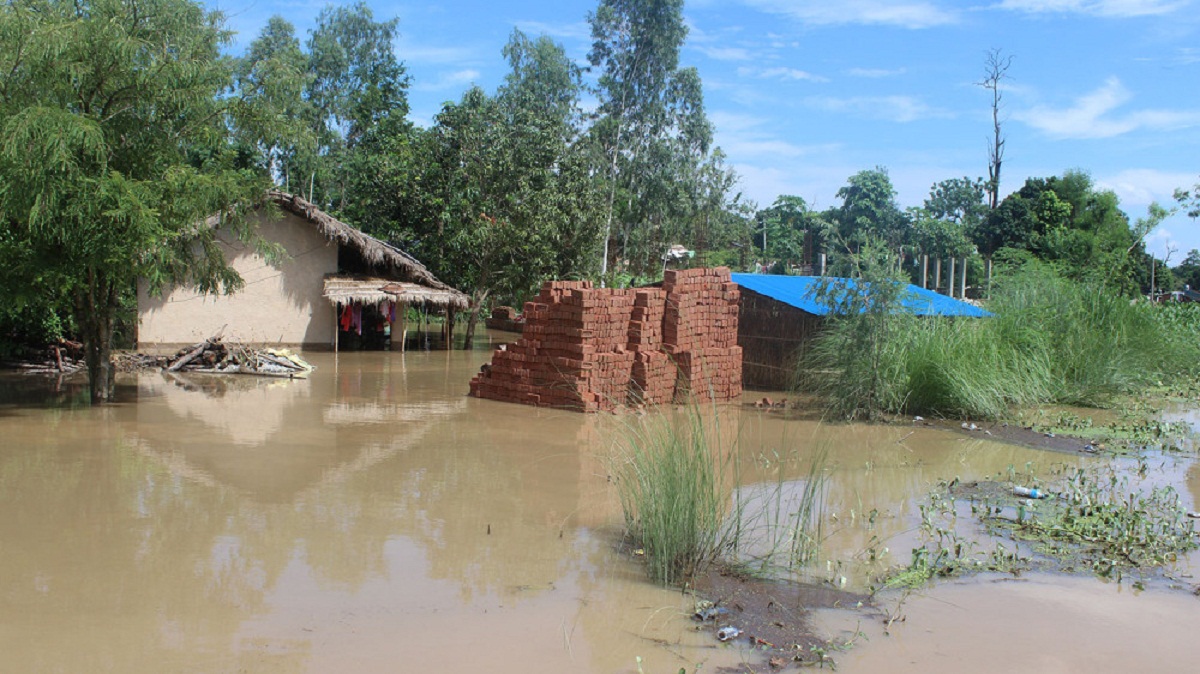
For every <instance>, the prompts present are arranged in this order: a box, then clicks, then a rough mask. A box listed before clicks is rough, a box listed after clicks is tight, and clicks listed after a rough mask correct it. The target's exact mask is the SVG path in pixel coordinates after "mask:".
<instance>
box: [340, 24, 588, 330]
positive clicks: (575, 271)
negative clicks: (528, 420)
mask: <svg viewBox="0 0 1200 674" xmlns="http://www.w3.org/2000/svg"><path fill="white" fill-rule="evenodd" d="M504 56H505V58H506V59H507V60H508V63H509V66H510V72H509V74H508V75H507V77H506V78H505V81H504V84H503V85H502V86H501V87H499V89H498V90H497V91H496V93H495V95H489V94H488V93H487V92H485V91H483V90H482V89H480V88H478V87H473V88H471V89H470V90H468V91H467V92H466V93H465V94H464V95H463V96H462V98H461V99H460V100H459V101H458V102H455V103H448V104H446V105H445V106H444V107H443V109H442V111H441V112H440V113H439V114H438V116H437V118H436V120H435V124H434V126H433V127H431V128H430V129H428V130H419V129H412V128H407V127H401V126H398V125H395V124H394V122H393V123H391V124H390V125H385V126H381V127H380V128H379V129H378V130H377V131H375V132H372V133H369V134H368V135H367V136H366V138H365V140H364V147H365V148H368V149H369V152H368V153H367V155H368V156H369V159H368V160H367V161H366V164H364V169H365V170H356V171H355V173H356V174H357V175H359V176H361V179H360V182H359V183H358V185H359V189H358V192H359V194H358V195H356V198H357V199H365V200H367V201H366V202H365V203H369V204H371V208H370V209H369V210H370V212H367V211H366V210H364V211H363V212H362V213H360V214H358V215H359V216H361V218H362V219H361V221H362V222H363V223H364V224H365V225H366V226H367V228H368V229H370V230H372V231H374V232H375V233H377V234H379V235H381V236H386V237H387V238H390V239H393V240H396V241H398V242H400V243H401V244H402V245H404V246H405V247H406V248H407V249H410V250H412V251H413V252H414V253H416V254H417V255H418V256H419V257H421V259H422V260H423V261H425V263H426V264H428V265H429V266H430V267H431V268H432V269H433V270H434V272H435V273H437V274H438V276H439V277H441V278H442V279H444V280H446V281H447V282H449V283H451V284H453V285H455V286H456V287H459V288H462V289H464V290H466V291H468V292H470V293H471V294H472V318H471V320H470V321H469V323H468V327H467V334H466V335H465V337H464V339H465V342H464V343H465V344H468V345H469V343H470V340H471V332H472V330H473V326H474V325H475V320H474V319H475V316H476V315H477V313H478V312H479V310H480V309H481V308H482V307H483V306H485V304H486V303H487V302H489V301H490V300H491V299H493V298H497V299H500V300H502V301H517V302H519V301H522V300H524V299H525V298H526V297H527V296H528V294H529V293H530V292H531V291H532V290H534V289H536V287H537V286H538V285H539V284H540V283H541V282H542V281H543V280H545V279H547V278H565V277H571V276H581V275H588V274H590V273H591V272H593V270H594V269H595V266H596V262H598V260H595V250H596V248H597V245H598V244H599V219H598V218H597V213H598V206H599V193H598V187H597V182H596V180H595V179H594V177H593V176H592V174H591V164H590V163H589V162H590V157H589V155H588V153H587V147H586V145H585V144H582V143H581V142H580V138H579V134H580V132H579V128H580V123H579V121H580V117H581V114H582V113H581V110H580V97H581V94H582V73H581V72H580V69H579V68H578V67H577V66H575V65H574V64H573V63H572V62H571V60H570V59H569V58H568V57H567V56H566V53H565V52H564V50H563V49H562V47H561V46H560V45H558V44H555V43H554V42H553V41H552V40H550V39H549V38H546V37H540V38H536V39H531V38H529V37H527V36H526V35H525V34H523V33H521V32H520V31H514V33H513V34H512V37H511V39H510V40H509V42H508V44H507V46H506V47H505V48H504Z"/></svg>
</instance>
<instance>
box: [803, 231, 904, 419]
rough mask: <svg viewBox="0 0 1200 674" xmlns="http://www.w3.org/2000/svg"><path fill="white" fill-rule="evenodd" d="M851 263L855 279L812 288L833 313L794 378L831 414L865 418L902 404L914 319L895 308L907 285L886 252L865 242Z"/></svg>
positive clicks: (825, 281) (823, 282) (825, 282)
mask: <svg viewBox="0 0 1200 674" xmlns="http://www.w3.org/2000/svg"><path fill="white" fill-rule="evenodd" d="M851 259H852V261H853V263H854V265H855V268H856V269H857V270H858V274H857V278H855V279H850V280H848V279H838V278H828V279H822V280H821V282H820V283H819V284H818V285H817V286H816V299H817V301H819V302H821V303H823V304H825V305H827V306H829V307H831V314H830V318H829V320H828V322H827V327H826V329H825V330H824V331H823V333H822V334H821V335H820V336H819V337H818V338H817V340H816V342H815V343H814V344H813V346H812V348H810V349H809V350H808V352H807V354H806V356H805V358H804V359H802V360H801V366H800V372H799V373H798V377H797V380H798V382H799V386H800V387H801V388H806V389H809V390H812V391H814V392H816V393H818V394H820V395H823V396H824V398H825V400H826V401H827V402H828V404H829V408H830V411H831V412H832V413H833V414H834V415H835V416H839V417H843V418H846V419H859V418H868V419H869V418H873V417H876V416H878V415H879V414H880V413H882V412H885V411H888V410H892V409H896V408H898V407H902V406H903V404H904V398H905V396H906V391H905V384H906V376H905V372H904V371H903V364H904V349H905V348H906V347H907V343H906V342H907V339H908V335H909V334H910V332H911V329H912V325H913V321H914V319H913V317H912V316H909V315H907V314H906V313H904V312H903V311H900V310H899V303H900V301H901V300H902V299H903V296H904V292H905V285H906V284H905V283H904V282H903V281H902V280H901V279H900V274H899V271H900V270H899V268H898V266H897V265H896V263H895V262H894V261H893V258H892V255H891V253H890V251H888V250H887V249H886V248H885V247H883V246H882V245H880V244H878V243H868V244H866V245H865V246H863V248H862V250H861V252H860V253H858V254H855V255H852V256H851Z"/></svg>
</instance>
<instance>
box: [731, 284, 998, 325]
mask: <svg viewBox="0 0 1200 674" xmlns="http://www.w3.org/2000/svg"><path fill="white" fill-rule="evenodd" d="M731 278H732V280H733V282H734V283H736V284H738V285H739V286H741V287H743V288H746V289H747V290H753V291H754V292H756V293H758V294H760V295H766V296H767V297H770V298H771V299H773V300H777V301H779V302H783V303H784V304H788V305H791V306H793V307H796V308H797V309H801V310H803V311H807V312H808V313H810V314H815V315H817V316H825V315H827V314H829V312H830V307H829V306H828V305H825V304H822V303H820V302H818V301H817V299H816V289H817V283H818V282H819V281H820V280H821V279H822V278H824V279H826V280H833V281H835V282H843V283H846V284H848V286H849V287H851V288H854V287H855V286H857V285H858V284H857V282H856V281H855V280H854V279H848V278H834V279H831V278H830V277H821V276H776V275H772V274H732V275H731ZM900 305H901V306H903V307H904V308H905V309H907V310H908V311H910V312H912V313H913V314H915V315H917V316H969V317H972V318H983V317H985V316H991V315H992V314H991V313H990V312H987V311H984V310H983V309H980V308H979V307H977V306H974V305H972V304H968V303H967V302H963V301H962V300H956V299H954V298H953V297H947V296H945V295H942V294H940V293H935V292H934V291H932V290H925V289H924V288H918V287H917V286H914V285H912V284H909V286H908V291H907V292H906V293H905V294H904V296H903V297H902V298H901V300H900Z"/></svg>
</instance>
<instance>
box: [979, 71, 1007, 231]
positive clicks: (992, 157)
mask: <svg viewBox="0 0 1200 674" xmlns="http://www.w3.org/2000/svg"><path fill="white" fill-rule="evenodd" d="M1012 60H1013V57H1012V56H1005V55H1004V52H1003V50H1001V49H999V48H995V49H989V50H988V52H987V56H986V57H985V58H984V62H983V80H981V81H979V82H976V84H978V85H979V86H981V87H983V88H984V89H987V90H988V91H990V92H992V139H991V143H990V145H989V146H988V181H987V195H988V208H990V209H992V210H995V209H996V207H997V206H999V205H1000V165H1001V164H1003V163H1004V141H1005V139H1004V133H1003V130H1002V129H1001V128H1000V125H1001V121H1002V120H1001V119H1000V110H1001V108H1002V107H1003V106H1002V102H1003V99H1004V92H1003V91H1002V90H1001V86H1000V85H1001V82H1003V81H1004V80H1005V79H1008V68H1009V66H1011V65H1012Z"/></svg>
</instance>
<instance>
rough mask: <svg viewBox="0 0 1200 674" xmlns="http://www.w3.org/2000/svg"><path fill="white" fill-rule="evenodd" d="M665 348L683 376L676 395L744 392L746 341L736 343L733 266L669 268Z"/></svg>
mask: <svg viewBox="0 0 1200 674" xmlns="http://www.w3.org/2000/svg"><path fill="white" fill-rule="evenodd" d="M663 290H665V291H666V293H667V307H666V312H665V313H664V315H663V350H664V351H666V352H667V353H669V354H671V359H672V361H673V362H674V363H675V366H676V367H677V368H679V377H678V380H677V381H676V384H675V397H676V399H680V398H684V399H686V398H688V397H689V396H690V397H691V399H693V400H697V401H710V400H717V401H720V400H731V399H733V398H736V397H738V396H740V395H741V394H742V347H740V346H738V345H737V330H738V298H739V297H740V296H741V293H740V291H739V290H738V286H737V284H736V283H733V282H732V281H730V280H729V269H728V268H726V267H717V268H715V269H686V270H678V271H667V272H666V274H665V275H664V277H663Z"/></svg>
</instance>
